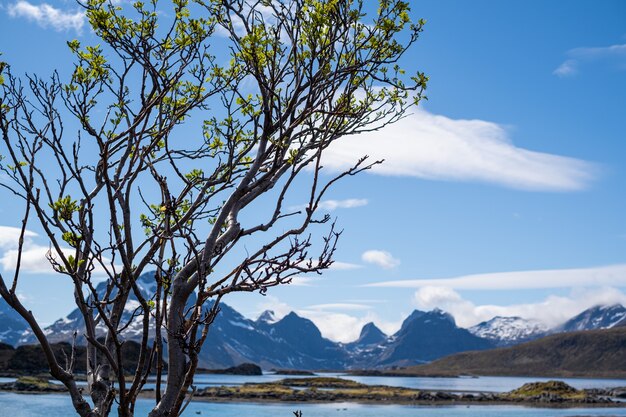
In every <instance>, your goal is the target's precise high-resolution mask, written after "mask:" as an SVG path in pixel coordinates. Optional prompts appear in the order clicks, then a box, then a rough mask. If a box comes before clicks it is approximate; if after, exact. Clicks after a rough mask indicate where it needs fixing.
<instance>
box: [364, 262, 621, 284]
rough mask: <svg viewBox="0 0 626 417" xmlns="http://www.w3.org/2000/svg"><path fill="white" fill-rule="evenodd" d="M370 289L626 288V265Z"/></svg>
mask: <svg viewBox="0 0 626 417" xmlns="http://www.w3.org/2000/svg"><path fill="white" fill-rule="evenodd" d="M365 286H367V287H390V288H421V287H427V286H437V287H448V288H454V289H458V290H517V289H533V288H570V287H602V286H626V264H618V265H608V266H600V267H594V268H578V269H546V270H536V271H513V272H495V273H489V274H475V275H464V276H460V277H455V278H440V279H413V280H411V279H409V280H402V281H386V282H377V283H373V284H366V285H365Z"/></svg>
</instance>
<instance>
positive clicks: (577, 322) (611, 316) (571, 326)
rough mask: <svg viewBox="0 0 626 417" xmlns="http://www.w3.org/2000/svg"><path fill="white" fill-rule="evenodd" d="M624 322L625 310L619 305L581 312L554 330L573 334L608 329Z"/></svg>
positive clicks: (625, 320) (593, 308) (625, 318)
mask: <svg viewBox="0 0 626 417" xmlns="http://www.w3.org/2000/svg"><path fill="white" fill-rule="evenodd" d="M625 322H626V308H625V307H624V306H623V305H621V304H614V305H611V306H596V307H592V308H590V309H588V310H585V311H583V312H582V313H580V314H579V315H577V316H576V317H573V318H571V319H570V320H568V321H566V322H565V323H564V324H562V325H561V326H559V327H557V328H556V329H555V330H556V331H557V332H574V331H578V330H595V329H610V328H612V327H615V326H618V325H622V324H624V323H625Z"/></svg>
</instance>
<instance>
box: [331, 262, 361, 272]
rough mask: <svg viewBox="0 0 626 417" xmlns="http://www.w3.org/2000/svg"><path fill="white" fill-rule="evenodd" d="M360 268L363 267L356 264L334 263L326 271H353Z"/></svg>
mask: <svg viewBox="0 0 626 417" xmlns="http://www.w3.org/2000/svg"><path fill="white" fill-rule="evenodd" d="M360 268H363V266H362V265H358V264H351V263H348V262H339V261H334V262H333V263H332V265H331V266H330V268H328V269H330V270H331V271H352V270H354V269H360Z"/></svg>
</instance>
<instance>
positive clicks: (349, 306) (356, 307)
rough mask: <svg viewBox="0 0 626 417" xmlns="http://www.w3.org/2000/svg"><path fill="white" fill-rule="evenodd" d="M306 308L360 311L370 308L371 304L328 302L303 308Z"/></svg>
mask: <svg viewBox="0 0 626 417" xmlns="http://www.w3.org/2000/svg"><path fill="white" fill-rule="evenodd" d="M305 309H306V310H348V311H360V310H371V309H372V306H368V305H366V304H356V303H329V304H315V305H311V306H308V307H306V308H305Z"/></svg>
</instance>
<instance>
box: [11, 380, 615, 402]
mask: <svg viewBox="0 0 626 417" xmlns="http://www.w3.org/2000/svg"><path fill="white" fill-rule="evenodd" d="M0 391H11V392H18V393H20V392H22V393H31V394H32V393H40V394H46V393H58V392H63V391H65V387H63V386H62V385H58V384H52V383H50V382H48V381H47V380H46V379H42V378H35V377H21V378H18V379H17V380H16V381H13V382H8V383H4V384H0ZM153 395H154V391H153V390H145V391H144V393H143V396H145V397H152V396H153ZM624 396H626V388H616V389H611V390H598V389H594V390H578V389H575V388H573V387H571V386H569V385H567V384H566V383H564V382H561V381H548V382H535V383H529V384H525V385H523V386H522V387H520V388H518V389H516V390H513V391H510V392H506V393H455V392H447V391H430V390H418V389H410V388H402V387H390V386H386V385H365V384H361V383H358V382H355V381H350V380H346V379H341V378H327V377H316V378H296V379H282V380H280V381H276V382H271V383H247V384H243V385H240V386H221V387H207V388H203V389H200V390H198V391H196V393H195V395H194V400H197V401H198V400H199V401H220V402H222V401H223V402H226V401H232V402H241V401H251V402H362V403H380V404H419V405H451V404H468V405H469V404H476V405H479V404H480V405H489V404H511V405H514V404H519V405H535V406H540V407H546V406H548V407H582V406H584V407H589V406H597V407H626V403H624V402H618V401H614V400H613V399H612V398H617V397H622V398H623V397H624Z"/></svg>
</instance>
